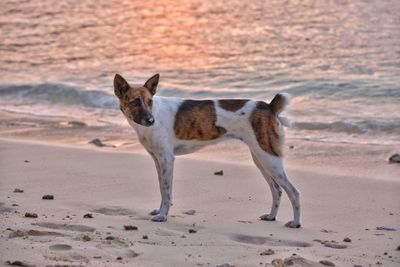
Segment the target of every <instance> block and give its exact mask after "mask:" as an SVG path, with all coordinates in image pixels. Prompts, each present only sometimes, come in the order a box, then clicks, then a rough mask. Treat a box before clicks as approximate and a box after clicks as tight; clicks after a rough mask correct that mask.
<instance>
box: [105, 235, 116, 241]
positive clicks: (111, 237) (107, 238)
mask: <svg viewBox="0 0 400 267" xmlns="http://www.w3.org/2000/svg"><path fill="white" fill-rule="evenodd" d="M114 239H115V237H114V236H111V235H109V236H106V240H114Z"/></svg>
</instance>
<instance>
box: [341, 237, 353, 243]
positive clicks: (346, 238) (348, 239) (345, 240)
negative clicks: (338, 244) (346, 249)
mask: <svg viewBox="0 0 400 267" xmlns="http://www.w3.org/2000/svg"><path fill="white" fill-rule="evenodd" d="M343 241H344V242H351V239H350V238H348V237H345V238H344V239H343Z"/></svg>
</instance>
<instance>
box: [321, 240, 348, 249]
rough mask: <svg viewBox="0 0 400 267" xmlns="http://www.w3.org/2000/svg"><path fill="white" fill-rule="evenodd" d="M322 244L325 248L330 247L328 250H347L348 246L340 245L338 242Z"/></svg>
mask: <svg viewBox="0 0 400 267" xmlns="http://www.w3.org/2000/svg"><path fill="white" fill-rule="evenodd" d="M322 244H323V245H324V246H325V247H328V248H336V249H344V248H347V246H346V245H343V244H339V243H337V242H335V241H323V242H322Z"/></svg>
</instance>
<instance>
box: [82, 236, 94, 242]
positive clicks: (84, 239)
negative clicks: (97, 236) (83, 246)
mask: <svg viewBox="0 0 400 267" xmlns="http://www.w3.org/2000/svg"><path fill="white" fill-rule="evenodd" d="M82 240H83V241H85V242H88V241H90V240H92V238H91V237H90V236H88V235H84V236H82Z"/></svg>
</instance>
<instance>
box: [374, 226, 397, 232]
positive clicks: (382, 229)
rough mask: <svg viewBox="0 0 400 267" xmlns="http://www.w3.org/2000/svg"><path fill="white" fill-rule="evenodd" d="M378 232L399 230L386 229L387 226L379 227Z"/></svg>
mask: <svg viewBox="0 0 400 267" xmlns="http://www.w3.org/2000/svg"><path fill="white" fill-rule="evenodd" d="M376 230H381V231H397V230H396V229H394V228H391V227H386V226H378V227H376Z"/></svg>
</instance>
